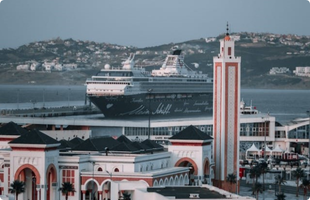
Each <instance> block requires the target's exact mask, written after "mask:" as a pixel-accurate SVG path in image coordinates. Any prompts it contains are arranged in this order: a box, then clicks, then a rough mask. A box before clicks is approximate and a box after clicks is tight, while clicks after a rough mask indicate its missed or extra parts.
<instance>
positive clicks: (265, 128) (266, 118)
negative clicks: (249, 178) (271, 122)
mask: <svg viewBox="0 0 310 200" xmlns="http://www.w3.org/2000/svg"><path fill="white" fill-rule="evenodd" d="M262 119H263V120H264V162H265V163H266V135H267V122H268V117H262ZM265 163H264V164H265ZM264 167H265V166H264ZM264 170H265V169H264ZM263 199H264V200H265V172H264V173H263Z"/></svg>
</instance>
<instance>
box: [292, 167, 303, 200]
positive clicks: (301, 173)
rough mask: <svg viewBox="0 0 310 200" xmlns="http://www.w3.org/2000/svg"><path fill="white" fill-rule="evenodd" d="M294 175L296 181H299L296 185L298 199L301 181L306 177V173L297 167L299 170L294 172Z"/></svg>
mask: <svg viewBox="0 0 310 200" xmlns="http://www.w3.org/2000/svg"><path fill="white" fill-rule="evenodd" d="M292 175H293V176H294V177H296V179H297V180H296V184H297V189H296V197H298V193H299V187H298V186H299V179H300V178H303V177H305V172H304V170H303V169H302V168H300V167H297V169H296V170H294V171H293V172H292Z"/></svg>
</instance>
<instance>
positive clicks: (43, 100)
mask: <svg viewBox="0 0 310 200" xmlns="http://www.w3.org/2000/svg"><path fill="white" fill-rule="evenodd" d="M43 108H45V89H44V88H43Z"/></svg>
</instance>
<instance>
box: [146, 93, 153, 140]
mask: <svg viewBox="0 0 310 200" xmlns="http://www.w3.org/2000/svg"><path fill="white" fill-rule="evenodd" d="M152 91H153V89H148V90H147V92H148V94H149V124H148V134H147V139H149V140H150V137H151V114H152V111H151V93H152Z"/></svg>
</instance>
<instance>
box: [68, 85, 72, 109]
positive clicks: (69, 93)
mask: <svg viewBox="0 0 310 200" xmlns="http://www.w3.org/2000/svg"><path fill="white" fill-rule="evenodd" d="M70 95H71V88H69V92H68V107H69V106H70Z"/></svg>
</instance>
